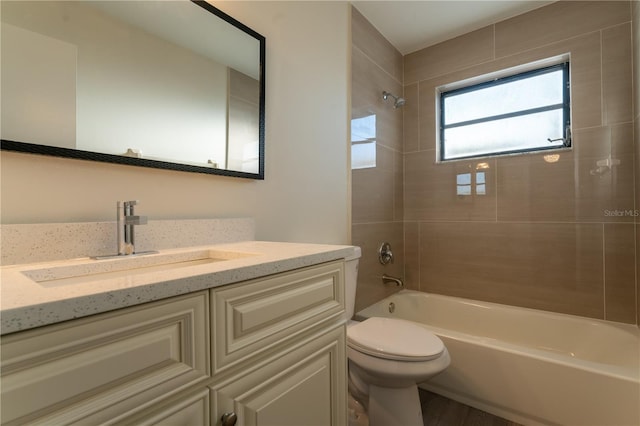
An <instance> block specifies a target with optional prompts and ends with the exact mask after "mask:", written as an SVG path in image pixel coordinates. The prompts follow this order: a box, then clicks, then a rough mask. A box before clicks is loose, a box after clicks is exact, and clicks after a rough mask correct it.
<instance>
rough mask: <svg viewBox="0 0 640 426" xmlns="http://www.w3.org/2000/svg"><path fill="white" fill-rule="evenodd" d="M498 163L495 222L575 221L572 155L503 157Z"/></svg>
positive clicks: (561, 153)
mask: <svg viewBox="0 0 640 426" xmlns="http://www.w3.org/2000/svg"><path fill="white" fill-rule="evenodd" d="M549 155H550V156H551V157H547V156H549ZM547 159H551V160H553V162H549V161H547ZM497 164H498V172H497V174H498V183H497V187H498V189H497V192H498V203H497V204H498V212H497V214H498V220H505V221H563V222H568V221H573V220H575V216H576V200H575V195H574V190H575V185H576V183H575V179H574V171H575V168H576V162H575V160H574V152H571V151H561V152H549V153H547V154H532V155H519V156H513V157H503V158H500V159H498V160H497Z"/></svg>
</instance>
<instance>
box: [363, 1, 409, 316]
mask: <svg viewBox="0 0 640 426" xmlns="http://www.w3.org/2000/svg"><path fill="white" fill-rule="evenodd" d="M351 67H352V74H351V75H352V85H351V87H352V89H351V105H352V107H351V108H352V109H351V115H352V119H357V118H362V117H366V116H375V123H376V129H375V144H376V161H375V167H368V168H363V169H356V170H353V172H352V177H351V179H352V194H353V195H352V210H351V211H352V213H351V214H352V243H353V244H355V245H358V246H360V247H361V248H362V258H361V260H360V272H359V274H358V290H357V296H356V310H360V309H362V308H365V307H367V306H369V305H370V304H372V303H374V302H376V301H378V300H380V299H383V298H384V297H386V296H387V295H389V294H390V293H393V292H395V291H396V290H397V289H396V287H394V285H393V284H383V282H382V275H383V274H385V273H386V274H389V275H392V276H395V277H399V278H402V276H403V261H404V257H405V256H404V253H403V248H404V241H403V223H402V221H403V197H402V176H403V169H402V161H403V159H402V119H403V118H402V113H403V110H402V109H394V108H393V101H391V99H389V100H387V101H386V102H385V101H383V99H382V91H383V90H386V91H389V92H392V93H394V94H396V95H398V96H401V95H402V55H401V54H400V52H398V51H397V50H396V49H395V48H394V47H393V46H392V45H391V44H390V43H389V42H388V41H387V40H386V39H385V38H384V37H382V35H380V33H379V32H378V31H377V30H376V29H375V28H374V27H373V26H371V24H369V22H368V21H367V20H366V19H365V18H364V17H363V16H362V15H361V14H360V13H359V12H358V11H357V10H356V9H355V8H352V65H351ZM384 241H386V242H389V243H390V244H391V247H392V249H393V254H394V258H395V260H394V262H393V264H388V265H385V266H383V265H381V264H380V263H379V262H378V248H379V246H380V244H381V243H382V242H384Z"/></svg>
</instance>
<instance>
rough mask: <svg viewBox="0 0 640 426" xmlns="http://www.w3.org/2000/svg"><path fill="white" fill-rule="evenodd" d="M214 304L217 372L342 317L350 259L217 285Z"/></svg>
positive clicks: (213, 338) (213, 347)
mask: <svg viewBox="0 0 640 426" xmlns="http://www.w3.org/2000/svg"><path fill="white" fill-rule="evenodd" d="M211 309H212V315H211V317H212V321H213V325H212V331H213V335H212V339H211V343H212V357H213V368H212V371H213V374H214V375H215V374H218V373H221V372H224V371H228V370H230V369H232V368H233V367H234V366H237V365H238V364H240V363H242V362H244V361H245V360H246V359H248V358H251V357H255V356H257V355H258V354H260V355H263V354H264V353H265V352H267V351H269V350H272V349H273V348H274V347H277V346H278V345H280V344H282V343H283V342H284V341H286V340H290V339H291V338H292V337H295V336H299V335H301V334H303V333H307V332H310V330H313V329H316V330H317V329H318V328H319V327H323V326H326V323H327V322H328V321H331V320H334V321H335V320H336V319H338V318H339V317H340V315H341V314H342V313H343V312H344V262H342V261H337V262H331V263H326V264H323V265H319V266H317V265H316V266H312V267H309V268H304V269H298V270H296V271H293V272H287V273H283V274H278V275H274V276H271V277H267V278H260V279H257V280H253V281H247V282H244V283H241V284H237V285H233V286H227V287H220V288H217V289H213V290H212V292H211ZM323 324H324V325H323ZM311 332H312V331H311Z"/></svg>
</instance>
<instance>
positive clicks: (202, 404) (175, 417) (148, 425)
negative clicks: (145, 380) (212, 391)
mask: <svg viewBox="0 0 640 426" xmlns="http://www.w3.org/2000/svg"><path fill="white" fill-rule="evenodd" d="M209 415H210V408H209V389H208V388H206V387H204V386H203V387H202V389H201V390H199V391H197V392H196V393H192V394H188V395H186V396H179V397H176V398H172V399H170V400H168V401H164V402H163V403H162V404H160V405H159V406H158V407H155V406H154V407H152V408H151V409H150V410H147V411H144V412H142V413H138V414H137V415H135V416H133V417H128V418H126V419H124V420H122V421H118V424H119V425H120V426H152V425H163V426H209V424H210V422H209Z"/></svg>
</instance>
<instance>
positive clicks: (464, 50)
mask: <svg viewBox="0 0 640 426" xmlns="http://www.w3.org/2000/svg"><path fill="white" fill-rule="evenodd" d="M491 59H493V27H492V26H489V27H485V28H482V29H480V30H477V31H473V32H471V33H469V34H465V35H462V36H460V37H456V38H454V39H451V40H448V41H445V42H442V43H439V44H436V45H435V46H431V47H428V48H426V49H422V50H419V51H417V52H414V53H410V54H408V55H406V56H405V57H404V84H411V83H416V82H418V81H421V80H427V79H430V78H433V77H436V76H438V75H442V74H446V73H449V72H452V71H455V70H459V69H462V68H466V67H470V66H472V65H476V64H479V63H481V62H486V61H490V60H491Z"/></svg>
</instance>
